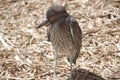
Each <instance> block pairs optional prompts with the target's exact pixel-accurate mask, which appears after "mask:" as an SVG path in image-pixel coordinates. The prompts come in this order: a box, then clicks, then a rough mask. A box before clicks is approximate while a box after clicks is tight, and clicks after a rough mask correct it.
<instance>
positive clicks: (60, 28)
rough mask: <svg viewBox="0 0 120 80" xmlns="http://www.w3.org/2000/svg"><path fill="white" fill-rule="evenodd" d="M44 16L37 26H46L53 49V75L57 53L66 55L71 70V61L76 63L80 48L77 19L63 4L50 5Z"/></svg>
mask: <svg viewBox="0 0 120 80" xmlns="http://www.w3.org/2000/svg"><path fill="white" fill-rule="evenodd" d="M46 18H47V20H46V21H44V22H43V23H41V24H40V25H39V26H38V27H37V28H40V27H41V26H43V25H46V26H48V27H47V35H48V40H49V41H50V42H51V43H52V45H53V48H54V49H55V64H54V75H55V76H56V66H57V59H58V56H59V55H65V56H66V57H67V59H68V61H69V62H70V70H71V72H72V63H74V64H76V59H77V58H78V56H79V53H80V49H81V43H82V31H81V29H80V27H79V25H78V23H77V21H76V20H75V19H74V18H73V17H72V16H71V15H69V14H68V12H67V11H66V9H65V7H64V6H61V5H54V6H51V7H50V8H49V9H48V10H47V12H46Z"/></svg>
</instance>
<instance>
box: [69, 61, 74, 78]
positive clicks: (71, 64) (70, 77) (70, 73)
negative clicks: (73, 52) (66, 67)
mask: <svg viewBox="0 0 120 80" xmlns="http://www.w3.org/2000/svg"><path fill="white" fill-rule="evenodd" d="M70 71H71V73H70V78H69V80H73V77H72V61H70Z"/></svg>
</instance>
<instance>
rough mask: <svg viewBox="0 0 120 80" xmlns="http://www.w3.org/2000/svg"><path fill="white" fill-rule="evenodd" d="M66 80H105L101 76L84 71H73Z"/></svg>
mask: <svg viewBox="0 0 120 80" xmlns="http://www.w3.org/2000/svg"><path fill="white" fill-rule="evenodd" d="M68 80H105V79H104V78H102V77H101V76H98V75H96V74H95V73H93V72H90V71H87V70H85V69H74V70H73V72H72V75H71V76H69V78H68Z"/></svg>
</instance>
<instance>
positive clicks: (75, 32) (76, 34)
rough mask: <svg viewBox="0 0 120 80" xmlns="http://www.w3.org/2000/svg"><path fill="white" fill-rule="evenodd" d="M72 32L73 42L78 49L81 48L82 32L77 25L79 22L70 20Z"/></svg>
mask: <svg viewBox="0 0 120 80" xmlns="http://www.w3.org/2000/svg"><path fill="white" fill-rule="evenodd" d="M70 31H71V35H72V37H73V42H74V44H75V46H76V47H79V48H80V47H81V43H82V31H81V29H80V27H79V25H78V23H77V21H76V20H75V19H73V18H71V19H70Z"/></svg>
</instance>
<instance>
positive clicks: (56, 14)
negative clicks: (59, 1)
mask: <svg viewBox="0 0 120 80" xmlns="http://www.w3.org/2000/svg"><path fill="white" fill-rule="evenodd" d="M68 15H69V14H68V13H67V11H66V9H65V7H64V6H61V5H54V6H51V7H50V8H49V9H48V10H47V12H46V20H45V21H44V22H43V23H41V24H40V25H39V26H38V27H37V28H40V27H42V26H44V25H49V24H50V23H51V22H53V21H55V20H56V19H59V18H61V17H65V16H68Z"/></svg>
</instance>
